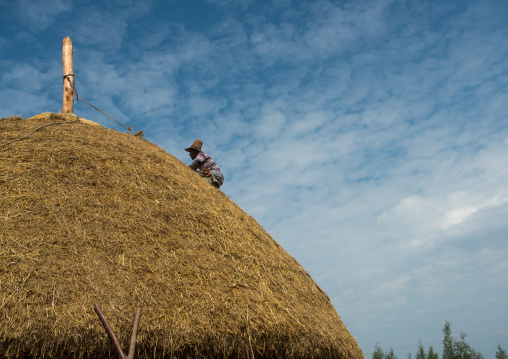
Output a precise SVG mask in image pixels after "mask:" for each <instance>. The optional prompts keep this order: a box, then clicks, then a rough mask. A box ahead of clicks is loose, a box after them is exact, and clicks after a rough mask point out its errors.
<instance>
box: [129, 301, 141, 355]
mask: <svg viewBox="0 0 508 359" xmlns="http://www.w3.org/2000/svg"><path fill="white" fill-rule="evenodd" d="M140 317H141V308H138V310H137V311H136V318H135V319H134V326H133V327H132V336H131V346H130V347H129V356H127V359H134V353H135V352H136V336H137V335H138V326H139V318H140Z"/></svg>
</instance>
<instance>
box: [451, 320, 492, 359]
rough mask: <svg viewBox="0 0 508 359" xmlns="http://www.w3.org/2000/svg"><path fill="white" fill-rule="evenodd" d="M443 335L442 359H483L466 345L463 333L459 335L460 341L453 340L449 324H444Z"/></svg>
mask: <svg viewBox="0 0 508 359" xmlns="http://www.w3.org/2000/svg"><path fill="white" fill-rule="evenodd" d="M443 334H444V338H443V359H484V358H483V355H482V354H481V353H479V352H477V351H475V350H474V349H473V348H471V347H470V346H469V344H468V343H466V333H465V332H462V333H460V340H456V339H453V337H452V329H451V324H450V322H445V326H444V328H443Z"/></svg>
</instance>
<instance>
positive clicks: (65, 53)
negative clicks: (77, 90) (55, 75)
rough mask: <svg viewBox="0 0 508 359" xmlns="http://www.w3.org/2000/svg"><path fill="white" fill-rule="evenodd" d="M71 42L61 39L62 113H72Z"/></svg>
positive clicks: (72, 69)
mask: <svg viewBox="0 0 508 359" xmlns="http://www.w3.org/2000/svg"><path fill="white" fill-rule="evenodd" d="M72 53H73V50H72V40H71V38H70V37H68V36H67V37H66V38H65V39H63V44H62V62H63V75H64V82H63V85H64V87H63V105H62V113H73V111H74V91H73V88H74V64H73V62H72Z"/></svg>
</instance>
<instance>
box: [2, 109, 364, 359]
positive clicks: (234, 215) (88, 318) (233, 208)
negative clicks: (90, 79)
mask: <svg viewBox="0 0 508 359" xmlns="http://www.w3.org/2000/svg"><path fill="white" fill-rule="evenodd" d="M76 119H78V120H79V121H76V122H73V123H65V124H60V125H56V124H55V125H50V126H46V127H44V128H43V129H41V130H39V131H36V132H34V133H32V134H31V135H30V136H28V137H26V138H23V139H22V140H19V141H15V142H11V141H13V140H15V139H17V138H20V137H22V136H24V135H26V134H28V133H30V132H31V131H33V130H35V129H36V128H38V127H41V126H43V125H45V124H49V123H54V122H70V121H73V120H76ZM10 142H11V143H10ZM6 143H10V144H8V145H6V146H3V145H4V144H6ZM0 146H1V147H0V299H1V301H0V357H2V358H11V357H47V358H53V357H56V358H62V357H72V358H97V357H116V353H115V351H114V348H113V346H112V344H111V342H110V340H109V339H108V337H107V334H106V332H105V330H104V328H103V326H102V324H101V322H100V321H99V319H98V317H97V315H96V314H95V313H94V309H93V304H94V303H99V304H100V305H101V307H102V310H103V311H104V313H105V315H106V316H107V318H108V320H109V322H110V324H111V326H112V327H113V328H114V330H115V332H116V335H117V336H118V339H119V341H120V342H121V343H122V345H123V346H124V347H126V346H127V345H128V343H129V338H130V334H131V333H130V331H131V328H132V320H133V316H134V313H135V312H136V308H137V307H141V308H142V310H143V316H142V318H141V322H140V325H139V331H138V342H137V349H136V352H137V357H139V358H142V357H151V358H154V357H156V358H162V357H166V358H170V357H172V356H173V355H174V356H176V357H186V355H190V356H192V357H196V358H197V357H199V358H201V357H206V358H215V357H217V358H248V357H252V356H253V355H254V357H256V358H265V357H266V358H268V357H273V358H277V357H282V358H342V359H347V358H355V359H360V358H363V354H362V352H361V350H360V348H359V346H358V344H357V343H356V341H355V340H354V338H353V337H352V336H351V335H350V334H349V332H348V330H347V329H346V327H345V326H344V324H343V323H342V321H341V319H340V317H339V315H338V314H337V312H336V311H335V309H334V308H333V306H332V305H331V303H330V300H329V299H328V297H327V296H326V294H325V293H324V292H323V291H322V290H321V289H320V288H319V287H318V286H317V285H316V283H315V282H314V281H313V280H312V279H311V278H310V276H309V275H308V274H307V273H306V272H305V270H303V268H302V267H301V266H300V265H299V264H298V263H297V262H296V261H295V260H294V259H293V258H292V257H291V256H290V255H289V254H288V253H287V252H285V251H284V249H283V248H281V247H280V245H278V244H277V243H276V242H275V241H274V240H273V239H272V238H271V237H270V236H269V235H268V234H267V233H266V232H265V231H264V230H263V228H262V227H261V226H260V225H259V224H258V223H257V222H256V221H255V220H254V219H253V218H252V217H250V216H249V215H247V214H246V213H245V212H243V211H242V210H241V209H240V208H239V207H238V206H237V205H235V204H234V203H233V202H232V201H231V200H230V199H229V198H228V197H227V196H226V195H225V194H224V193H222V192H220V191H219V190H217V189H216V188H215V187H212V186H210V185H209V184H208V183H207V182H206V181H204V180H202V179H201V178H200V177H199V176H197V175H196V174H195V173H193V172H192V171H191V170H189V169H188V168H187V167H186V166H185V164H184V163H182V162H181V161H179V160H178V159H176V158H174V157H173V156H171V155H169V154H168V153H166V152H165V151H163V150H162V149H161V148H159V147H157V146H156V145H154V144H151V143H149V142H148V141H146V140H144V139H142V138H138V137H134V136H132V135H128V134H124V133H119V132H116V131H114V130H111V129H107V128H104V127H102V126H100V125H97V124H94V123H93V122H90V121H86V120H83V119H79V118H77V117H76V116H74V115H72V114H70V115H61V114H58V115H57V114H50V113H46V114H41V115H39V116H36V117H33V118H31V119H22V118H19V117H11V118H4V119H1V120H0Z"/></svg>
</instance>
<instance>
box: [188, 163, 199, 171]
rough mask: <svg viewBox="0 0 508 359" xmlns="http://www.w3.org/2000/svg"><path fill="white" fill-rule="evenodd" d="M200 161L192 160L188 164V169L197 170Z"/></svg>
mask: <svg viewBox="0 0 508 359" xmlns="http://www.w3.org/2000/svg"><path fill="white" fill-rule="evenodd" d="M200 163H201V162H199V161H197V160H196V161H194V162H192V163H191V164H190V165H189V168H190V169H193V170H194V171H195V170H197V169H198V168H199V165H200Z"/></svg>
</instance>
